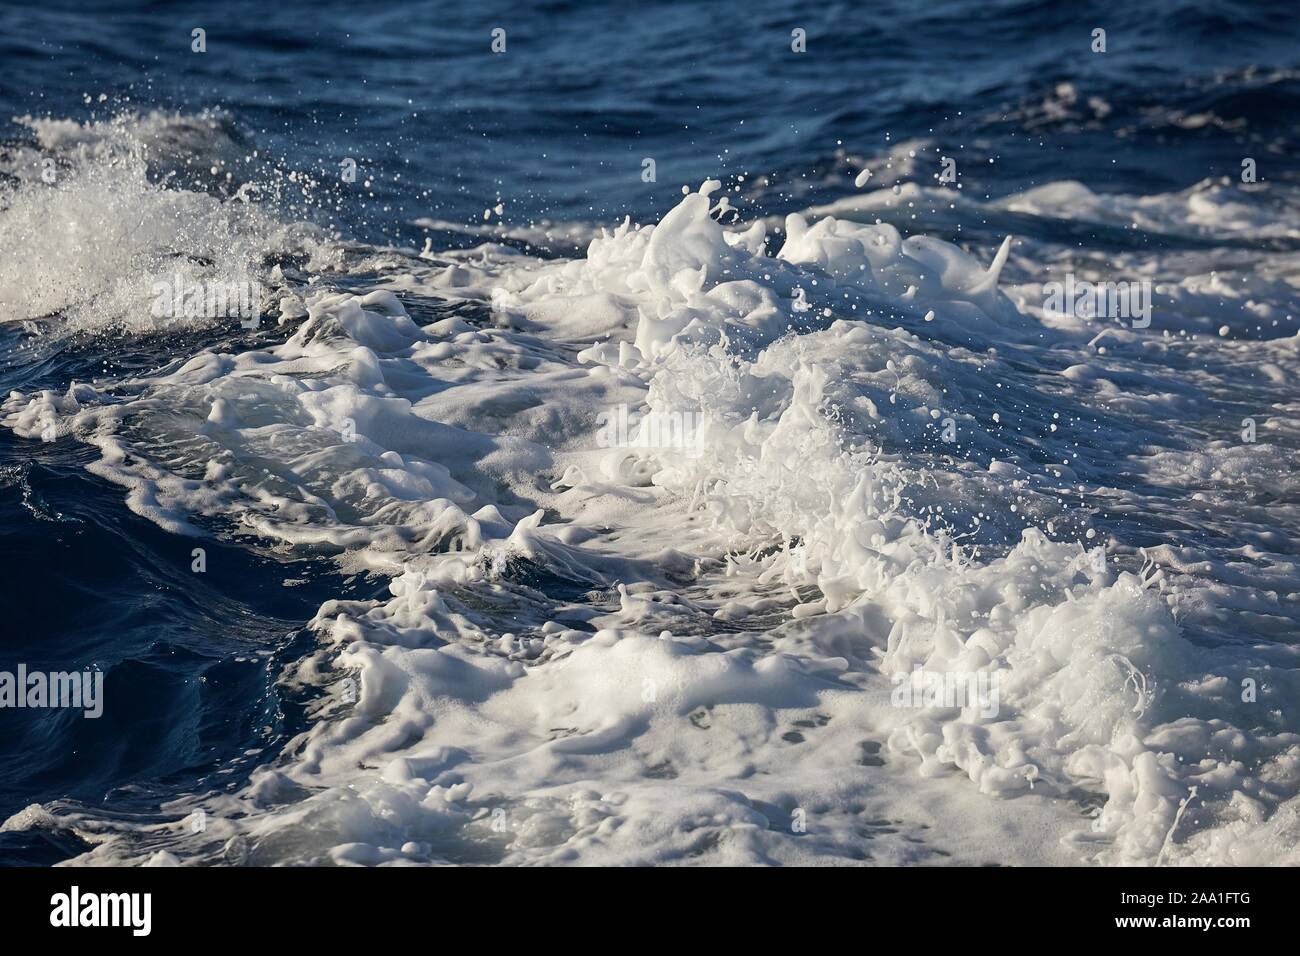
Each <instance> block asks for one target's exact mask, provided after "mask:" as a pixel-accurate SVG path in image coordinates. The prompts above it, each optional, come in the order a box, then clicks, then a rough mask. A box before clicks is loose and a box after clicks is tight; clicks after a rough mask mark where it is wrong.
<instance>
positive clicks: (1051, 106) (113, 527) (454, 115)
mask: <svg viewBox="0 0 1300 956" xmlns="http://www.w3.org/2000/svg"><path fill="white" fill-rule="evenodd" d="M196 27H197V28H203V29H204V30H205V31H206V42H207V52H206V53H194V52H192V51H191V31H192V30H193V29H194V28H196ZM498 27H499V28H502V29H504V30H505V31H506V44H507V47H506V52H505V53H504V54H499V55H498V54H493V53H492V52H491V49H490V44H491V31H492V30H493V29H494V28H498ZM1096 27H1102V28H1105V29H1106V31H1107V52H1106V53H1105V54H1096V53H1093V52H1091V50H1090V48H1089V47H1090V43H1091V32H1092V30H1093V29H1094V28H1096ZM795 28H801V29H803V30H806V32H807V52H806V53H794V52H792V50H791V31H792V30H793V29H795ZM1066 84H1068V86H1066ZM101 97H102V99H101ZM156 109H162V110H174V111H178V112H181V113H184V114H188V115H194V114H199V113H202V112H203V111H208V110H210V111H215V112H214V115H215V116H216V117H217V118H218V121H219V122H220V123H222V124H223V125H224V126H225V127H226V128H227V129H228V130H229V141H230V143H232V144H233V147H232V150H231V157H230V158H231V162H232V168H233V169H234V170H235V171H236V178H235V184H236V185H237V183H238V182H239V180H240V179H241V178H248V179H251V178H256V177H258V176H261V175H263V174H264V173H265V171H266V169H267V168H276V169H280V170H296V171H307V172H310V173H313V174H314V175H315V176H317V177H319V178H320V179H321V180H322V182H324V183H325V184H326V185H325V186H324V187H323V188H320V189H316V190H313V191H311V194H310V195H308V196H301V195H294V194H292V193H290V194H286V195H283V196H281V197H280V200H279V202H280V203H281V205H282V206H283V209H282V215H283V216H284V217H285V218H287V219H292V218H307V219H310V220H313V221H317V222H320V223H322V224H325V225H328V226H331V227H333V228H336V229H337V230H338V231H339V232H340V233H341V234H343V235H344V236H347V237H351V238H355V239H357V240H360V241H365V242H371V243H393V244H401V245H407V246H414V247H417V248H418V247H419V246H420V245H421V243H422V242H423V240H424V238H425V237H426V236H430V235H432V236H434V237H435V238H436V239H437V240H438V241H439V242H443V241H447V242H450V241H461V242H464V241H468V240H465V239H464V238H463V237H460V238H457V237H456V236H455V235H454V234H453V233H445V234H444V231H442V230H437V229H433V228H431V227H427V226H421V225H417V224H415V220H417V219H420V218H422V217H423V218H428V219H436V220H445V221H447V222H449V223H452V224H465V225H469V224H474V223H481V222H482V221H483V210H484V209H485V208H489V207H493V206H495V205H496V204H497V202H498V201H502V202H503V214H502V216H501V217H500V219H501V221H503V222H504V223H505V224H507V225H524V224H528V223H530V222H533V221H537V220H556V221H594V222H608V221H612V220H615V219H617V218H619V217H621V216H623V215H625V214H626V215H631V216H632V217H633V218H634V219H639V220H643V221H644V220H648V219H651V218H653V217H655V216H657V215H658V214H660V213H662V212H663V211H664V210H665V209H667V208H669V207H670V206H671V205H672V204H673V202H674V201H675V200H676V198H677V197H678V195H679V191H680V187H681V185H683V184H686V183H692V184H697V183H698V182H700V181H701V180H703V179H705V178H709V177H714V176H720V177H722V178H723V179H724V180H725V181H727V182H728V183H729V184H741V186H742V188H741V190H740V192H739V193H737V194H736V195H735V197H734V198H733V203H734V204H735V205H737V206H739V207H741V209H742V210H743V213H744V215H745V216H746V217H750V216H752V215H753V214H755V213H761V214H769V213H782V212H786V211H793V210H797V209H803V208H806V207H807V206H809V205H812V204H815V203H818V202H821V201H828V200H830V199H833V198H837V197H839V196H841V195H843V194H844V192H845V188H846V185H847V184H849V183H851V181H852V178H853V176H854V174H855V173H856V172H857V169H859V168H860V162H859V160H860V158H861V157H873V156H877V155H880V154H883V153H886V152H888V151H889V149H890V148H891V145H892V144H897V143H900V142H905V141H908V140H912V139H924V140H926V141H927V142H931V143H933V144H936V146H937V148H938V149H941V150H942V151H944V153H945V154H947V155H954V156H956V157H958V158H959V161H960V163H961V166H962V179H963V186H964V188H965V189H966V190H968V191H970V192H972V193H974V194H975V195H977V196H979V197H984V196H995V197H996V196H1000V195H1004V194H1008V193H1011V192H1016V191H1020V190H1024V189H1027V188H1029V187H1032V186H1034V185H1037V184H1040V183H1045V182H1054V181H1059V180H1066V179H1077V180H1080V181H1082V182H1083V183H1085V184H1086V185H1088V186H1089V187H1090V188H1092V189H1093V190H1094V191H1097V192H1101V193H1105V192H1125V193H1143V194H1145V193H1153V192H1167V191H1171V190H1178V189H1182V188H1185V187H1187V186H1188V185H1190V184H1192V183H1195V182H1197V181H1199V180H1202V179H1205V178H1207V177H1214V176H1226V175H1236V174H1237V173H1238V172H1239V169H1240V163H1241V159H1242V157H1243V156H1247V155H1251V156H1259V157H1260V158H1261V167H1262V169H1263V170H1264V174H1265V175H1266V176H1268V177H1270V178H1272V179H1274V180H1279V181H1282V180H1289V181H1298V180H1300V135H1298V134H1297V131H1296V126H1295V117H1296V116H1297V115H1298V114H1300V5H1297V4H1295V3H1284V2H1278V3H1245V4H1243V3H1235V2H1233V3H1229V2H1206V0H1158V2H1155V0H1153V2H1147V3H1141V4H1129V3H1113V4H1102V3H1069V4H1063V3H1059V2H987V0H979V2H966V0H944V2H931V3H914V2H892V0H891V2H873V3H844V4H840V3H829V4H818V5H804V4H794V3H786V2H771V0H759V2H746V3H743V4H741V3H732V4H722V3H702V2H683V3H647V2H639V3H635V4H594V3H593V4H588V3H538V4H530V5H527V6H524V5H518V6H515V5H508V4H497V3H474V4H448V3H443V2H437V3H413V4H397V3H357V2H355V0H347V2H336V0H329V2H316V3H312V4H304V5H299V4H293V3H277V4H266V3H263V2H235V3H225V4H221V5H218V6H214V5H209V4H199V3H179V4H145V5H140V4H115V3H113V4H93V3H92V4H88V3H84V2H78V3H66V2H52V3H43V4H40V5H27V4H19V5H14V4H5V5H3V6H2V7H0V149H2V148H4V146H3V143H5V142H9V143H12V142H16V141H23V140H24V139H25V138H26V137H28V136H29V135H30V134H29V133H28V132H27V131H26V130H25V129H24V128H22V127H20V126H17V125H14V124H11V123H10V122H9V118H10V117H14V116H22V115H26V114H31V115H37V116H49V117H57V118H70V119H75V120H78V121H86V120H90V119H107V118H109V117H112V116H114V115H118V114H120V113H122V112H124V111H125V112H132V111H139V112H149V111H151V110H156ZM1198 116H1201V117H1209V119H1208V120H1207V121H1204V122H1200V121H1197V122H1189V121H1188V118H1189V117H1198ZM178 148H179V147H178ZM254 152H256V157H253V155H252V154H253V153H254ZM245 157H247V162H245ZM349 157H351V158H354V159H356V161H357V163H358V167H359V176H358V180H359V181H369V182H370V183H371V185H370V186H369V187H368V188H367V189H365V190H363V191H362V190H355V189H354V190H343V189H342V188H339V187H337V186H335V185H330V184H335V183H337V181H338V178H339V174H338V164H339V163H340V161H342V160H343V159H345V158H349ZM646 158H651V159H653V160H654V161H655V164H656V172H657V181H656V182H652V183H648V182H644V181H643V180H642V168H643V165H642V164H643V160H644V159H646ZM204 165H205V164H203V163H195V164H194V165H193V168H189V169H187V168H186V166H185V164H184V163H182V164H180V165H179V166H176V167H174V168H173V172H176V173H178V175H177V177H176V179H175V180H174V182H175V183H176V184H177V185H178V186H185V185H192V186H197V187H199V188H211V189H215V190H218V191H220V190H221V189H230V188H234V187H233V186H226V185H219V186H213V185H211V184H210V182H209V181H207V180H205V178H204V175H203V166H204ZM741 177H743V179H742V178H741ZM493 221H494V222H495V221H497V219H496V218H494V219H493ZM1004 225H1005V223H999V224H996V225H993V226H987V228H986V224H983V223H981V222H978V221H976V222H963V223H962V224H961V229H960V231H958V230H957V228H956V226H955V224H952V223H943V222H938V223H936V224H934V226H933V228H928V229H927V231H929V232H931V233H932V234H935V235H940V236H944V237H945V238H957V237H958V236H960V238H961V239H962V240H963V241H965V242H968V243H970V244H973V245H984V246H987V244H989V243H991V242H993V241H995V240H996V239H999V238H1000V236H1001V233H1000V232H998V230H1000V229H1001V228H1003V226H1004ZM1025 226H1026V228H1032V229H1043V228H1051V226H1050V224H1049V225H1047V226H1045V225H1044V224H1043V223H1042V222H1037V223H1026V224H1025ZM1062 229H1063V230H1064V226H1062ZM1055 238H1057V239H1060V240H1066V241H1068V239H1069V235H1068V232H1064V231H1063V232H1062V233H1061V235H1060V236H1057V237H1055ZM1127 241H1129V240H1127V239H1126V237H1125V236H1124V235H1123V234H1122V232H1118V231H1117V233H1116V235H1115V236H1114V237H1112V242H1111V246H1112V248H1115V249H1120V248H1123V247H1124V244H1125V243H1126V242H1127ZM1143 241H1151V240H1150V238H1149V237H1147V238H1145V239H1144V240H1143ZM3 252H4V251H3V250H0V254H3ZM51 265H52V266H56V265H57V264H51ZM213 342H215V339H213ZM206 344H212V342H209V341H206V340H204V339H203V338H202V337H201V336H198V337H196V338H195V339H194V340H193V341H180V340H176V339H171V340H167V341H158V340H150V341H148V342H144V341H141V340H134V339H131V338H127V337H122V336H102V337H97V338H85V339H69V340H63V341H61V342H58V343H52V344H50V345H49V346H47V347H44V348H38V349H36V350H34V351H33V350H30V349H29V345H30V340H28V339H25V338H24V337H23V336H22V334H21V333H20V332H19V331H18V330H16V329H14V328H12V327H8V328H6V327H4V326H2V325H0V393H7V392H8V391H9V390H11V389H21V390H23V391H24V392H31V391H33V390H36V389H39V388H55V389H59V390H63V389H66V387H67V385H68V383H69V382H70V381H72V380H74V379H76V380H79V381H85V380H87V379H90V378H92V377H94V375H96V374H98V373H99V372H101V371H102V370H103V369H104V368H105V367H106V366H107V367H111V368H112V369H113V370H114V371H115V372H120V371H122V370H123V369H125V368H131V367H135V368H139V369H141V370H145V369H149V368H153V367H157V366H161V365H163V364H165V363H166V362H168V361H169V360H171V359H172V358H174V357H176V356H178V355H191V354H194V352H196V351H198V349H199V348H201V347H203V346H204V345H206ZM95 454H96V453H95V452H94V451H93V450H92V449H88V448H86V447H84V446H79V445H77V444H75V443H72V442H63V441H61V442H57V443H53V444H49V445H45V444H42V443H36V442H32V441H25V440H18V439H15V438H14V437H13V436H12V435H11V434H10V433H9V432H7V431H0V554H3V559H4V567H5V574H4V575H0V608H3V617H2V618H0V620H3V621H4V628H3V631H0V669H12V668H13V667H14V666H15V664H16V663H17V662H19V661H22V662H25V663H27V664H28V666H29V667H30V668H33V669H37V668H40V669H47V670H65V669H76V670H80V669H84V668H97V669H99V670H102V671H103V672H104V673H105V675H106V688H105V693H106V695H108V696H109V697H110V698H111V699H112V700H113V701H114V702H115V703H114V706H113V707H112V708H110V709H109V710H107V711H106V713H105V716H104V717H103V718H101V719H99V720H85V719H82V718H81V717H80V715H79V714H77V713H75V712H66V711H44V712H32V711H21V712H20V711H0V819H4V818H5V817H7V816H8V815H9V814H11V813H13V812H15V811H17V810H18V809H21V808H22V807H24V806H26V805H28V804H31V803H36V802H44V801H50V800H59V799H73V800H78V801H84V802H87V803H90V804H94V805H99V806H102V807H106V808H110V809H112V810H114V811H115V812H123V813H134V812H139V813H148V812H150V811H151V810H152V809H154V808H156V807H157V805H158V803H159V802H161V801H163V800H165V799H166V798H167V797H168V796H170V795H173V794H176V793H183V792H192V791H193V790H195V789H197V788H211V787H220V786H225V785H233V784H234V783H236V782H238V781H239V780H241V779H243V776H244V774H246V772H247V769H248V768H250V767H251V766H254V765H256V764H257V763H260V762H264V761H265V760H266V758H267V756H268V755H269V754H271V753H273V752H274V750H275V749H276V748H277V747H279V746H281V745H283V743H284V741H285V740H286V739H287V737H288V736H289V735H291V734H292V733H293V732H294V731H295V729H297V728H298V727H300V726H301V720H302V706H303V703H304V702H303V701H297V700H292V699H286V698H285V696H284V695H283V694H282V693H281V692H280V691H279V690H278V689H277V688H276V678H277V676H278V675H279V672H280V669H281V668H282V667H283V666H284V664H285V662H287V661H290V660H293V659H295V658H296V657H298V656H300V655H301V653H302V651H303V648H304V647H305V646H307V645H308V644H309V643H310V638H309V637H308V636H307V635H306V633H305V632H304V631H303V629H302V628H303V625H304V623H305V622H306V621H307V620H308V619H309V618H310V617H311V616H312V614H313V613H314V612H315V610H316V608H317V607H318V606H319V604H320V602H321V601H322V600H324V599H326V598H331V597H339V596H341V595H345V594H350V593H354V594H357V595H358V596H360V595H363V594H364V593H366V589H367V588H369V589H371V590H374V589H375V588H376V585H374V584H367V583H366V582H354V583H353V584H352V585H350V588H351V590H349V586H348V585H345V583H344V582H342V581H341V580H339V578H338V576H337V575H336V574H335V573H334V572H333V571H332V570H331V569H330V568H329V567H327V566H325V565H323V564H318V563H315V562H312V561H310V560H305V559H301V558H299V559H293V560H290V559H288V558H281V557H274V556H270V555H264V554H259V553H256V552H254V551H252V550H249V549H247V548H242V547H237V546H234V545H230V544H222V543H220V541H218V540H214V539H205V540H204V541H203V542H202V545H203V547H205V548H206V549H207V567H208V570H207V572H206V573H205V574H202V575H199V574H195V573H193V572H192V571H191V570H190V564H191V557H190V551H191V549H192V548H193V547H194V546H195V542H194V541H193V540H191V539H185V538H178V537H176V536H173V535H169V534H167V533H165V532H163V531H161V530H159V529H158V528H157V527H155V526H154V525H152V524H150V523H149V522H147V521H145V520H143V519H141V518H139V517H137V516H135V515H133V514H132V513H130V512H129V511H128V510H127V509H126V508H125V506H124V505H123V501H122V499H123V493H122V491H121V489H118V488H115V487H111V486H108V485H106V484H105V483H104V482H102V481H101V480H99V479H97V478H95V477H93V476H91V475H89V474H88V473H86V472H85V470H84V465H85V464H86V463H87V462H88V461H90V460H92V459H93V457H94V456H95ZM302 578H306V579H307V582H306V583H305V584H302V585H299V586H295V587H285V586H284V581H285V580H286V579H302ZM249 751H255V753H252V754H250V753H249ZM53 839H55V838H52V837H49V836H34V835H30V834H27V833H23V834H15V835H4V836H0V862H5V863H14V862H53V861H55V860H58V859H62V858H64V857H66V856H68V855H70V854H71V853H73V852H77V851H79V850H81V849H84V847H82V846H79V845H78V843H77V841H76V840H75V839H74V838H72V837H67V838H58V839H59V840H60V841H66V842H50V841H51V840H53Z"/></svg>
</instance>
